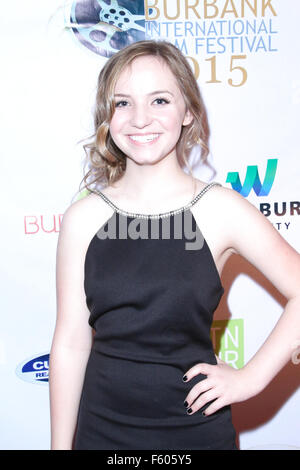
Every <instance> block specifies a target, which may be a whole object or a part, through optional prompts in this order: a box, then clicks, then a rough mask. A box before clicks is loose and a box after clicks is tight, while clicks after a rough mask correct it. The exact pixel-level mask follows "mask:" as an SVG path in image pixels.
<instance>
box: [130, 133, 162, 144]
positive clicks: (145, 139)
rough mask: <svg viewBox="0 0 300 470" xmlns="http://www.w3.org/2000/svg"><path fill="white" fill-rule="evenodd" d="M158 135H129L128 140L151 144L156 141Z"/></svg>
mask: <svg viewBox="0 0 300 470" xmlns="http://www.w3.org/2000/svg"><path fill="white" fill-rule="evenodd" d="M158 136H159V134H148V135H130V136H129V137H130V139H132V140H136V141H137V142H151V141H152V140H154V139H156V138H157V137H158Z"/></svg>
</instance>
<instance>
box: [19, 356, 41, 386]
mask: <svg viewBox="0 0 300 470" xmlns="http://www.w3.org/2000/svg"><path fill="white" fill-rule="evenodd" d="M16 374H17V376H18V377H19V378H20V379H22V380H25V382H30V383H33V384H36V383H41V384H47V383H48V382H49V354H43V355H42V356H34V357H32V358H31V359H26V360H25V361H23V362H22V363H21V364H19V365H18V367H17V368H16Z"/></svg>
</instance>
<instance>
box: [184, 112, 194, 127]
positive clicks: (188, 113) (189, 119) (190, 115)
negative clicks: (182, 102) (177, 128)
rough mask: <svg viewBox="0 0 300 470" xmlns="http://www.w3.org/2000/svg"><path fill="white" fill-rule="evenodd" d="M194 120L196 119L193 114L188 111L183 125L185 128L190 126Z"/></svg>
mask: <svg viewBox="0 0 300 470" xmlns="http://www.w3.org/2000/svg"><path fill="white" fill-rule="evenodd" d="M193 119H194V117H193V115H192V113H191V112H190V110H189V109H188V110H187V111H186V113H185V116H184V120H183V123H182V125H183V126H188V125H189V124H190V123H191V122H192V120H193Z"/></svg>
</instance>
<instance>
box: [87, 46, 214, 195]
mask: <svg viewBox="0 0 300 470" xmlns="http://www.w3.org/2000/svg"><path fill="white" fill-rule="evenodd" d="M141 56H155V57H158V58H159V59H161V60H163V61H164V62H165V63H166V64H167V66H168V67H169V68H170V70H171V71H172V73H173V74H174V76H175V78H176V79H177V82H178V85H179V88H180V90H181V93H182V96H183V98H184V101H185V104H186V109H187V110H189V111H190V112H191V113H192V115H193V118H194V119H193V120H192V122H191V123H190V124H189V125H187V126H182V130H181V134H180V137H179V140H178V143H177V146H176V151H177V158H178V162H179V164H180V166H181V167H182V168H184V167H185V166H186V167H187V168H188V170H189V171H190V173H191V174H192V170H191V166H190V164H189V156H190V152H191V150H192V148H193V147H194V146H195V145H197V144H198V145H200V148H201V152H200V156H201V161H202V163H207V156H208V153H209V149H208V139H209V127H208V121H207V114H206V110H205V106H204V103H203V99H202V96H201V93H200V90H199V87H198V84H197V81H196V79H195V77H194V74H193V71H192V69H191V67H190V65H189V63H188V60H187V59H186V58H185V57H184V55H183V54H182V53H181V52H180V50H179V49H178V48H177V47H175V46H174V45H173V44H171V43H169V42H167V41H162V40H160V41H155V40H146V41H139V42H135V43H133V44H131V45H129V46H127V47H125V48H124V49H121V50H120V51H119V52H117V53H116V54H114V55H113V56H112V57H111V58H110V59H109V60H108V61H107V62H106V64H105V65H104V67H103V68H102V69H101V72H100V74H99V77H98V86H97V94H96V106H95V111H94V131H95V132H94V134H93V135H92V136H91V137H89V138H88V139H89V141H88V142H87V143H86V144H85V145H83V148H84V151H85V154H86V160H85V164H84V177H83V179H82V180H81V182H80V186H81V185H82V183H84V187H83V188H82V189H86V190H88V191H90V192H93V189H92V188H93V187H97V186H98V185H101V186H103V185H104V186H109V185H111V184H113V183H114V182H116V181H117V180H119V179H120V178H121V176H122V175H123V173H124V172H125V170H126V158H127V157H126V155H125V154H124V153H123V152H122V151H121V150H120V149H119V148H118V147H117V146H116V144H115V143H114V141H113V140H112V138H111V136H110V132H109V123H110V121H111V118H112V116H113V114H114V111H115V104H114V103H115V101H114V90H115V86H116V83H117V80H118V79H119V76H120V74H121V73H122V71H123V70H124V69H125V68H126V67H127V66H128V65H130V64H131V62H132V61H133V60H134V59H136V58H137V57H141ZM86 168H87V171H86ZM80 186H79V187H80Z"/></svg>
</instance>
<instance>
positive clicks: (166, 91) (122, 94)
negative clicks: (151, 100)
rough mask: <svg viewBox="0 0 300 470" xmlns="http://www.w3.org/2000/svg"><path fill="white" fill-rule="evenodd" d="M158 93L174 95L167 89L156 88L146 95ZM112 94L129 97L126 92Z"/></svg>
mask: <svg viewBox="0 0 300 470" xmlns="http://www.w3.org/2000/svg"><path fill="white" fill-rule="evenodd" d="M159 93H169V95H172V96H174V95H173V93H171V92H170V91H168V90H156V91H152V92H151V93H147V95H148V96H151V95H157V94H159ZM114 96H125V97H126V98H130V95H126V93H116V94H115V95H114Z"/></svg>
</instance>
